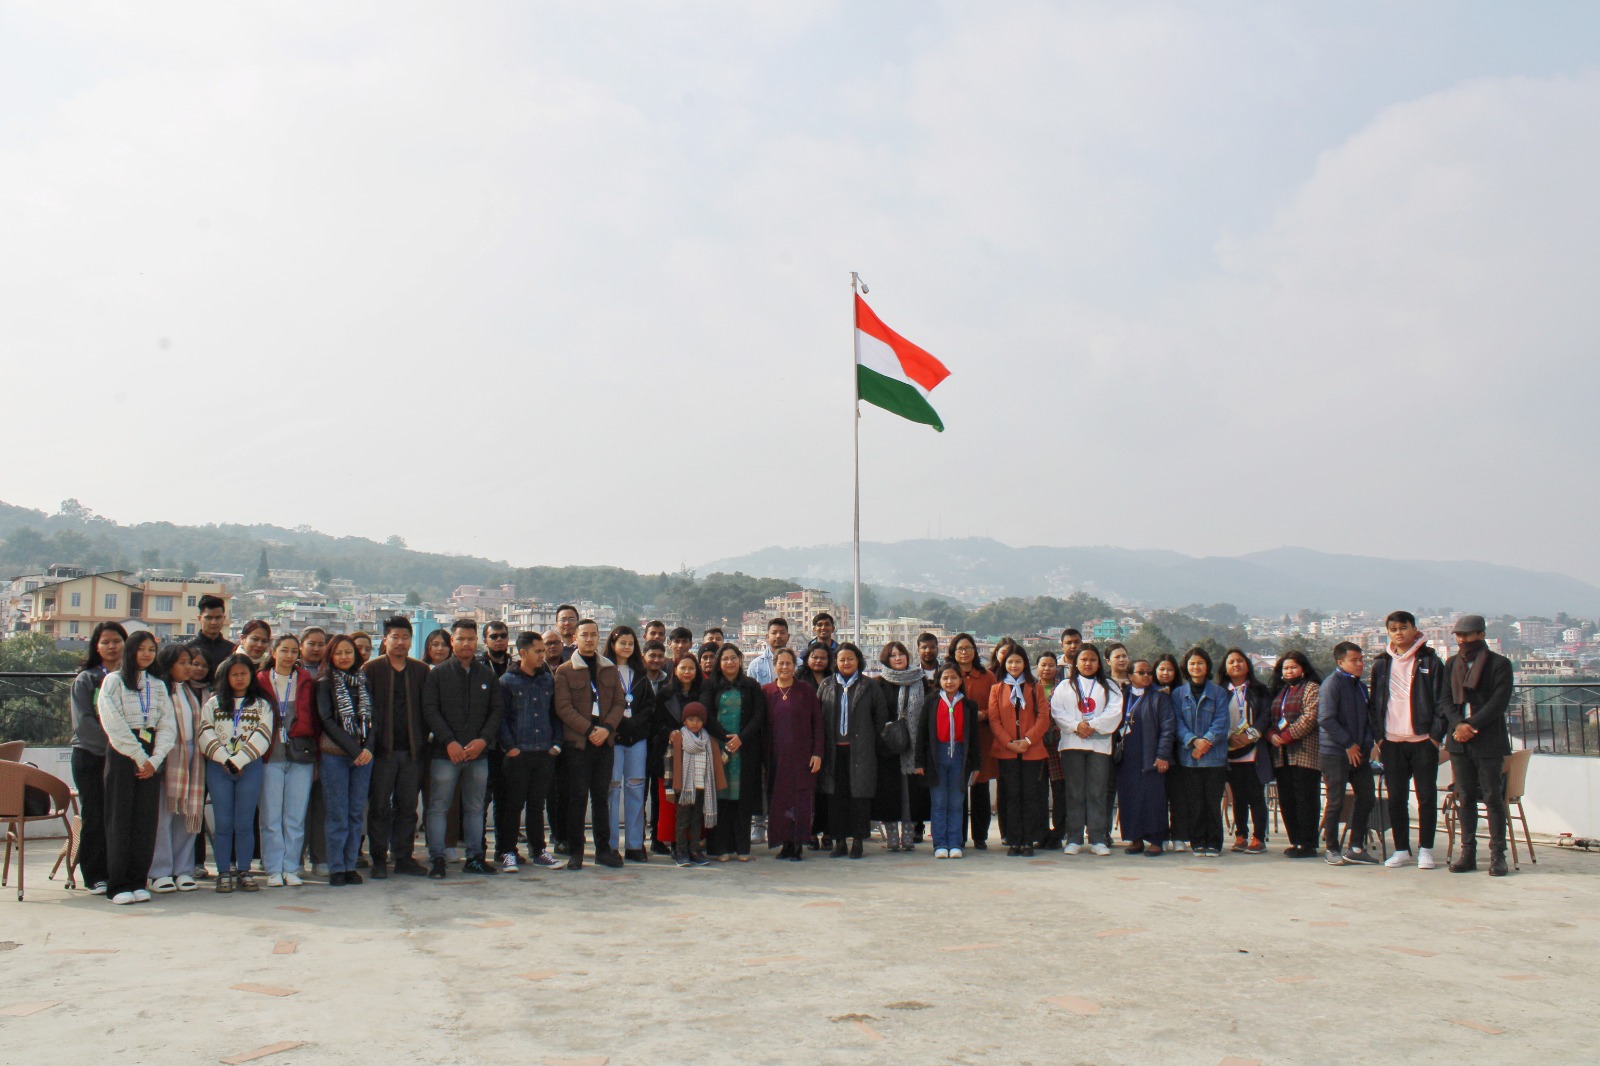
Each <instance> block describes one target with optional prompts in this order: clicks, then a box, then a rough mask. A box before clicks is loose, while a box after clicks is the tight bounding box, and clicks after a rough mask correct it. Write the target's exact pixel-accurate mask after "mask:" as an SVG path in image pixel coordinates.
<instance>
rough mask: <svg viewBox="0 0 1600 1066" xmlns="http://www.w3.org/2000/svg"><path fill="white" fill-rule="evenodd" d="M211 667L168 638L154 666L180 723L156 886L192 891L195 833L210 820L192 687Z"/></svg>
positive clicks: (154, 871) (159, 819)
mask: <svg viewBox="0 0 1600 1066" xmlns="http://www.w3.org/2000/svg"><path fill="white" fill-rule="evenodd" d="M205 668H206V660H205V656H203V655H201V654H200V653H199V652H198V651H193V652H191V651H190V650H189V648H188V647H186V646H185V645H182V644H168V645H166V646H165V647H163V648H162V649H161V650H160V651H158V652H157V653H156V664H155V667H154V668H153V669H152V670H151V673H153V674H154V675H155V677H156V678H157V680H159V681H161V682H162V683H163V684H165V685H166V686H167V695H168V696H170V697H171V698H172V710H173V720H174V723H175V725H176V727H177V732H176V739H175V740H174V741H173V745H172V751H171V753H170V754H168V756H167V763H166V767H165V773H164V775H163V776H164V778H165V780H164V781H163V783H162V789H161V802H160V805H159V806H158V808H157V811H158V813H157V816H156V848H155V854H154V856H153V857H152V858H151V860H150V877H151V878H152V880H151V882H150V890H151V891H152V892H158V893H161V892H193V891H194V890H195V889H197V888H199V887H200V886H199V884H197V883H196V882H195V879H194V839H195V837H196V836H197V835H198V834H199V832H200V827H201V826H202V825H203V824H205V813H206V761H205V758H204V757H203V756H202V755H201V754H200V746H199V744H197V743H196V739H197V738H198V737H199V735H200V703H199V702H198V701H197V700H196V699H195V698H194V693H193V692H192V691H190V689H189V685H188V681H189V676H190V675H191V674H192V673H194V671H195V670H196V669H199V670H204V669H205Z"/></svg>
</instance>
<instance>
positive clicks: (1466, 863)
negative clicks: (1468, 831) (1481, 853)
mask: <svg viewBox="0 0 1600 1066" xmlns="http://www.w3.org/2000/svg"><path fill="white" fill-rule="evenodd" d="M1477 868H1478V844H1477V842H1476V841H1473V840H1466V841H1463V842H1462V844H1461V853H1460V854H1459V855H1457V856H1456V861H1455V862H1453V863H1451V864H1450V872H1451V873H1453V874H1469V873H1471V872H1472V871H1474V870H1476V869H1477Z"/></svg>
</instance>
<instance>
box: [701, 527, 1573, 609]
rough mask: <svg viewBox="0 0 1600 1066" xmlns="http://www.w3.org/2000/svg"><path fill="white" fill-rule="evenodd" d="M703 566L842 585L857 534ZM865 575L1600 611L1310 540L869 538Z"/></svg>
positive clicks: (961, 588) (1472, 567) (902, 580)
mask: <svg viewBox="0 0 1600 1066" xmlns="http://www.w3.org/2000/svg"><path fill="white" fill-rule="evenodd" d="M700 570H701V572H702V573H705V572H710V571H716V570H724V571H735V570H738V571H743V572H744V573H747V574H750V575H752V576H755V577H778V578H789V579H792V580H795V581H799V582H802V583H804V584H806V585H808V586H812V587H820V588H827V589H832V590H835V591H837V590H840V589H848V588H849V585H850V574H851V561H850V545H849V544H829V545H823V546H820V547H813V548H764V549H762V550H761V551H757V552H751V553H750V554H748V555H741V556H737V557H735V558H730V559H719V560H717V561H715V562H711V563H707V564H706V565H705V566H703V567H701V568H700ZM861 579H862V581H863V582H866V583H869V584H871V585H873V586H882V585H887V586H898V587H900V588H904V589H908V590H911V591H913V592H915V593H919V594H921V595H923V596H935V595H936V596H944V597H948V598H951V599H956V600H961V601H964V602H966V603H977V602H981V601H985V600H990V599H994V598H996V597H1000V596H1040V595H1048V596H1065V595H1067V594H1069V593H1071V592H1077V591H1082V592H1088V593H1092V594H1094V595H1096V596H1099V597H1101V598H1103V599H1108V600H1111V601H1113V602H1132V603H1135V604H1138V605H1139V606H1142V607H1177V606H1181V605H1184V604H1193V603H1231V604H1233V605H1235V606H1236V607H1238V608H1240V609H1241V610H1243V611H1245V612H1246V613H1248V614H1253V615H1278V614H1285V613H1294V612H1295V611H1298V610H1301V609H1302V608H1310V609H1313V610H1322V611H1362V610H1365V611H1383V612H1387V611H1392V610H1395V609H1397V608H1405V609H1407V610H1413V611H1419V612H1420V611H1424V610H1426V611H1430V612H1431V611H1438V610H1442V609H1444V608H1449V609H1451V610H1454V611H1456V612H1460V613H1467V612H1471V613H1474V614H1484V615H1490V616H1493V615H1500V614H1514V615H1542V616H1545V617H1550V616H1553V615H1554V614H1555V613H1556V612H1558V611H1567V612H1569V613H1571V614H1574V615H1587V616H1590V617H1593V616H1595V615H1597V614H1600V588H1597V587H1595V586H1594V585H1590V584H1588V583H1586V582H1583V581H1579V580H1578V579H1576V578H1571V577H1566V576H1564V575H1562V574H1553V573H1548V572H1541V571H1535V570H1521V569H1518V568H1516V567H1511V566H1497V565H1493V564H1489V563H1472V562H1428V561H1424V560H1420V559H1377V558H1370V557H1367V556H1361V555H1330V554H1328V553H1326V552H1319V551H1312V550H1310V549H1308V548H1275V549H1273V550H1271V551H1263V552H1253V553H1251V554H1249V555H1240V556H1234V557H1229V556H1206V557H1203V558H1196V557H1194V556H1190V555H1182V554H1180V553H1178V552H1170V551H1134V550H1130V549H1126V548H1109V547H1093V548H1045V547H1032V548H1013V547H1011V546H1009V545H1006V544H1002V543H1000V542H999V541H997V540H991V539H989V538H987V537H967V538H963V539H956V540H904V541H899V542H896V543H893V544H885V543H880V542H863V543H862V545H861Z"/></svg>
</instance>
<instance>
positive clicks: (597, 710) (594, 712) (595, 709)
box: [589, 700, 600, 718]
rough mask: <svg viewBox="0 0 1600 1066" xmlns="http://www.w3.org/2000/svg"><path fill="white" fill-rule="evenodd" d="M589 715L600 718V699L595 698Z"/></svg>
mask: <svg viewBox="0 0 1600 1066" xmlns="http://www.w3.org/2000/svg"><path fill="white" fill-rule="evenodd" d="M589 716H590V717H591V718H599V717H600V701H599V700H595V701H594V706H593V707H592V708H591V709H590V711H589Z"/></svg>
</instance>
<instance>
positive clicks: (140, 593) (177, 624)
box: [27, 570, 222, 640]
mask: <svg viewBox="0 0 1600 1066" xmlns="http://www.w3.org/2000/svg"><path fill="white" fill-rule="evenodd" d="M130 576H131V575H130V574H129V573H128V572H127V571H126V570H111V571H107V572H105V573H101V574H83V575H82V576H80V577H71V578H67V579H66V580H60V581H54V582H51V583H49V584H45V585H41V586H39V587H37V588H36V589H34V591H33V603H32V605H31V610H30V612H29V616H28V620H27V621H28V626H29V628H31V629H33V630H35V631H37V632H41V633H45V634H48V635H49V636H52V637H54V638H56V639H57V640H63V639H66V640H70V639H72V638H75V637H77V638H83V639H87V638H88V636H89V633H90V631H92V630H93V629H94V627H95V625H96V624H97V623H100V622H123V623H136V624H138V625H140V626H143V627H144V628H147V629H150V630H151V631H152V632H154V633H155V634H156V636H158V637H162V638H167V637H181V636H191V635H193V634H194V632H195V631H196V629H197V627H198V625H199V621H200V607H199V601H200V597H202V596H206V595H221V594H222V586H221V585H220V584H218V583H217V582H215V581H182V580H156V581H146V582H143V583H135V582H133V581H130V580H128V578H129V577H130Z"/></svg>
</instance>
